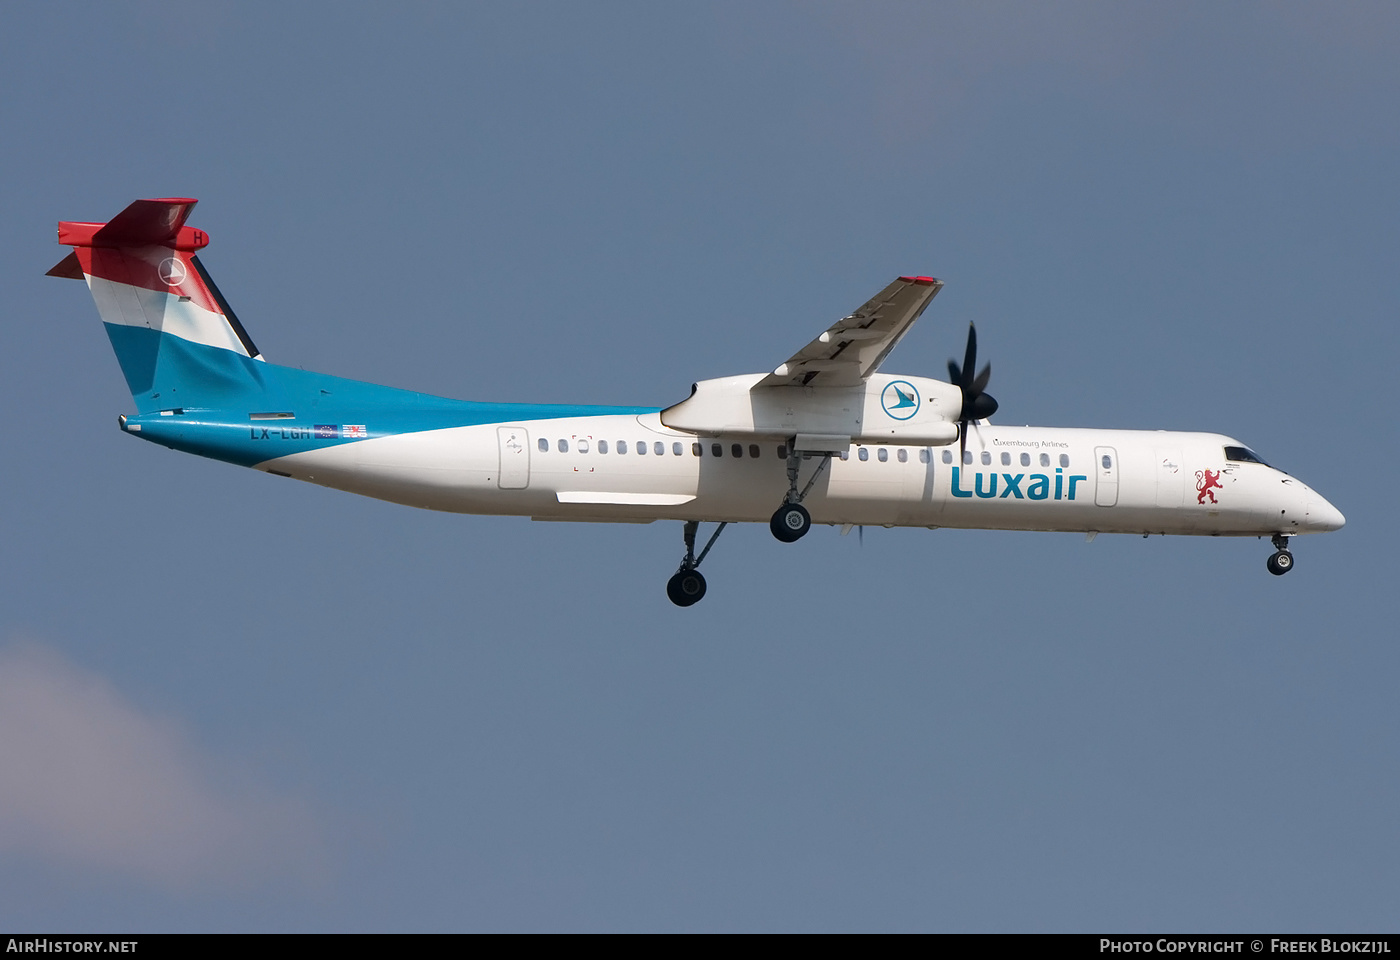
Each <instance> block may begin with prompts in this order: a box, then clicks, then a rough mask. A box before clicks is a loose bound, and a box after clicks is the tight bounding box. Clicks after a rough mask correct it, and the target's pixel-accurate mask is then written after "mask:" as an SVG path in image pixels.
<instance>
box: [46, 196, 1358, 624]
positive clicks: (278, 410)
mask: <svg viewBox="0 0 1400 960" xmlns="http://www.w3.org/2000/svg"><path fill="white" fill-rule="evenodd" d="M195 202H196V201H194V200H192V199H188V198H179V197H175V198H163V199H152V200H137V201H135V202H133V203H132V204H130V205H129V206H128V207H126V209H124V210H123V211H122V212H121V213H119V214H118V215H117V216H116V217H115V218H113V219H112V220H110V221H108V222H106V223H85V222H84V223H80V222H67V221H64V222H60V223H59V225H58V241H59V243H60V244H64V245H67V246H70V247H72V248H73V250H72V252H71V253H69V254H68V255H67V256H66V257H64V258H63V260H61V261H60V262H59V263H58V264H57V265H56V266H54V268H53V269H51V270H50V271H49V275H50V276H57V277H65V278H71V279H75V280H86V282H87V284H88V287H89V289H90V291H91V293H92V296H93V299H94V300H95V301H96V304H97V309H98V312H99V314H100V315H101V318H102V322H103V324H104V326H105V327H106V330H107V335H108V337H109V338H110V340H111V343H112V348H113V350H114V351H115V353H116V355H117V360H118V362H119V364H120V366H121V369H122V373H123V374H124V375H125V377H126V381H127V386H128V387H129V388H130V390H131V395H132V399H133V401H134V402H135V406H136V412H135V413H134V414H131V415H123V416H121V417H119V420H118V422H119V424H120V426H121V429H122V430H124V431H126V432H127V433H128V434H131V435H133V436H135V437H138V438H140V439H142V440H149V441H152V442H154V443H158V444H161V445H163V446H166V447H170V448H171V449H174V450H181V451H185V452H188V453H194V454H198V455H200V456H204V457H210V458H213V459H215V460H222V461H225V462H228V463H233V464H238V465H240V466H245V467H252V468H253V469H255V470H261V471H263V472H265V473H270V474H273V475H275V476H279V477H290V478H293V479H296V480H303V481H306V482H308V483H314V484H319V485H321V486H326V487H333V488H335V489H339V490H347V491H350V492H352V493H357V494H362V495H364V496H369V497H376V498H378V499H381V500H388V501H392V502H395V503H402V504H407V505H410V506H415V507H422V508H424V509H429V510H442V511H449V512H455V513H472V514H496V515H511V516H527V517H531V518H532V519H535V520H555V521H594V522H607V523H651V522H653V521H656V520H678V521H681V523H682V539H683V542H684V546H685V554H684V557H683V558H682V560H681V563H680V566H679V568H678V569H677V570H676V572H675V574H674V575H673V576H672V577H671V578H670V579H669V580H668V581H667V585H666V592H667V596H668V597H669V598H670V599H671V601H672V602H673V603H675V604H676V605H677V606H681V607H688V606H690V605H692V604H694V603H696V602H697V601H699V600H700V599H701V598H702V597H704V595H705V592H706V589H707V586H706V582H705V578H704V577H703V576H702V575H701V573H700V571H699V567H700V564H701V563H702V561H704V559H705V557H706V556H707V555H708V554H709V552H710V549H711V548H712V547H713V546H714V544H715V541H716V540H717V539H718V538H719V535H720V533H722V532H723V531H724V529H725V527H726V526H727V525H728V524H731V523H742V522H763V521H765V520H767V521H768V523H769V527H770V529H771V530H772V533H773V535H774V536H775V537H776V538H777V539H778V540H780V541H783V542H785V543H792V542H795V541H797V540H800V539H801V538H802V537H803V536H804V535H805V534H806V533H807V532H808V530H809V529H810V528H811V526H812V524H813V523H814V522H815V523H822V524H827V525H834V526H839V527H840V528H841V529H842V532H843V533H848V532H849V531H850V530H851V529H852V528H853V527H861V528H862V529H863V528H864V527H865V526H873V525H880V526H885V527H894V526H909V527H927V528H930V529H936V528H938V527H952V528H964V529H988V530H1028V531H1030V530H1039V531H1071V532H1080V533H1085V534H1087V536H1088V537H1089V538H1090V539H1092V538H1093V537H1094V536H1096V535H1097V534H1100V533H1132V534H1140V535H1142V536H1144V537H1146V536H1149V535H1151V534H1163V535H1165V534H1182V535H1196V536H1251V537H1269V538H1270V540H1271V542H1272V544H1273V546H1274V548H1275V552H1274V553H1273V554H1272V555H1271V556H1270V557H1269V558H1268V562H1267V568H1268V570H1269V572H1270V573H1272V574H1275V575H1282V574H1285V573H1287V572H1288V571H1289V570H1291V569H1292V568H1293V554H1292V552H1291V551H1290V549H1289V545H1290V542H1291V540H1292V538H1293V537H1295V536H1298V535H1300V534H1307V533H1320V532H1325V531H1330V530H1337V529H1340V528H1341V527H1342V526H1343V524H1344V523H1345V522H1346V520H1345V518H1344V517H1343V516H1342V514H1341V512H1340V511H1338V510H1337V508H1336V507H1334V506H1333V505H1332V504H1330V503H1328V502H1327V500H1326V499H1324V498H1323V497H1322V496H1321V495H1319V494H1317V493H1315V492H1314V491H1313V490H1312V488H1310V487H1308V486H1307V485H1306V484H1304V483H1303V482H1302V481H1300V480H1297V479H1295V478H1294V477H1291V476H1289V475H1288V474H1286V473H1284V472H1283V471H1281V470H1278V469H1276V468H1274V467H1272V466H1270V465H1269V464H1268V463H1266V462H1265V461H1264V460H1263V459H1261V458H1260V457H1259V456H1258V455H1257V454H1255V453H1254V452H1253V451H1252V450H1250V449H1249V447H1247V446H1245V445H1244V444H1243V443H1241V442H1239V441H1238V440H1235V439H1233V438H1231V437H1227V436H1223V435H1221V434H1216V433H1180V432H1167V431H1142V430H1102V429H1080V428H1063V427H1031V426H1025V427H1012V426H1001V425H995V426H994V425H993V424H992V423H991V420H990V417H991V416H992V414H994V413H995V412H996V411H997V402H996V400H994V399H993V398H992V396H991V395H990V394H988V393H987V392H986V388H987V385H988V382H989V380H990V377H991V366H990V364H988V365H987V366H985V367H983V369H982V370H981V371H980V372H977V373H974V370H976V365H977V333H976V329H975V328H974V327H971V326H970V327H969V330H968V339H967V346H966V351H965V354H964V357H963V361H962V363H961V364H959V363H958V362H957V361H955V360H950V361H949V362H948V373H949V380H948V381H946V382H945V381H940V380H935V379H930V378H927V377H918V376H900V375H894V374H886V373H882V372H880V368H881V365H882V364H883V363H884V361H885V358H886V357H888V356H889V354H890V351H892V350H893V349H894V348H895V346H897V345H898V344H899V342H900V340H901V339H902V338H903V337H904V335H905V334H907V333H908V332H909V329H910V327H911V325H912V324H913V323H914V321H915V320H917V319H918V318H919V316H920V315H921V314H922V313H923V312H924V310H925V308H926V307H927V306H928V305H929V303H930V302H932V300H933V298H934V297H935V296H937V294H938V292H939V291H940V290H941V289H942V288H943V283H942V282H941V281H940V280H937V279H934V278H933V277H929V276H922V275H920V276H901V277H899V278H898V279H896V280H894V281H892V282H891V283H889V284H888V285H887V286H886V287H885V288H884V289H883V290H881V291H880V292H879V293H877V294H876V295H875V296H874V297H872V298H871V299H870V300H869V301H867V302H866V303H864V304H863V305H861V306H860V307H858V308H857V309H856V310H855V311H853V312H852V313H849V314H846V315H845V316H843V317H841V319H839V320H837V321H836V322H835V323H833V324H831V325H830V326H829V327H827V329H826V330H825V331H823V332H822V333H821V334H820V335H818V336H817V338H816V339H814V340H813V341H812V342H810V343H808V344H807V345H806V346H804V347H802V348H801V349H800V350H798V351H797V352H796V353H794V354H793V355H792V356H791V357H790V358H789V359H787V360H786V361H784V362H783V363H780V364H779V365H778V366H777V367H776V368H774V369H773V370H771V371H769V372H765V373H753V374H744V375H740V376H732V377H724V378H720V379H715V380H703V381H700V382H698V383H694V384H692V385H691V388H690V395H689V396H688V397H686V398H685V399H684V400H681V401H680V402H679V403H675V404H672V405H671V406H668V407H647V406H641V407H628V406H572V405H545V404H523V403H482V402H471V401H464V400H451V399H446V398H442V397H435V396H430V395H428V394H423V393H414V392H411V391H408V390H401V389H397V388H393V387H387V386H380V385H377V384H371V383H363V382H359V381H354V380H346V379H342V378H339V377H333V376H329V375H327V374H321V373H313V372H310V371H305V370H301V369H299V368H296V367H285V366H278V365H276V364H272V363H269V362H267V360H266V359H264V357H263V355H262V354H261V352H260V351H259V350H258V349H257V347H256V346H255V345H254V344H253V341H252V339H251V338H250V337H249V335H248V332H247V331H246V330H245V329H244V327H243V324H242V323H241V322H239V319H238V317H237V315H235V314H234V312H233V309H232V308H231V307H230V306H229V304H228V301H227V300H225V299H224V296H223V294H222V293H221V292H220V291H219V288H218V287H217V286H215V284H214V281H213V279H212V278H211V277H210V276H209V272H208V271H207V270H206V269H205V267H204V265H203V264H202V263H201V262H200V259H199V256H198V251H199V250H201V249H203V248H204V247H205V246H207V245H208V243H209V236H208V234H206V233H204V232H203V231H201V230H196V229H194V228H193V227H189V226H186V225H185V221H186V219H187V218H188V217H189V214H190V211H191V209H193V207H194V205H195ZM701 522H711V523H715V524H717V526H716V528H715V529H714V531H713V533H712V534H711V535H710V537H709V539H708V541H707V542H706V543H705V545H704V547H703V548H702V549H701V550H700V551H699V552H698V553H697V552H696V538H697V534H698V531H699V526H700V523H701Z"/></svg>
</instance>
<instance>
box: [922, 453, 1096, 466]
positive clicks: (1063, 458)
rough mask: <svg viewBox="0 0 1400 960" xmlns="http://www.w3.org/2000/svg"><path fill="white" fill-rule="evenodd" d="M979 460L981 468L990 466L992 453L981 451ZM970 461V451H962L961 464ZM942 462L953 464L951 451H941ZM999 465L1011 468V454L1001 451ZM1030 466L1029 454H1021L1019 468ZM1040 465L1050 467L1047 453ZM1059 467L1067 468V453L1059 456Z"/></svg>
mask: <svg viewBox="0 0 1400 960" xmlns="http://www.w3.org/2000/svg"><path fill="white" fill-rule="evenodd" d="M981 460H982V465H983V466H991V463H992V452H991V451H990V450H983V451H982V456H981ZM972 461H973V457H972V451H971V450H964V451H963V455H962V462H963V463H964V464H971V463H972ZM943 462H944V463H952V462H953V451H951V450H944V451H943ZM1001 465H1002V466H1003V467H1009V466H1011V454H1010V453H1008V452H1007V451H1005V450H1003V451H1002V453H1001ZM1030 465H1031V455H1030V454H1029V453H1023V454H1021V466H1023V467H1029V466H1030ZM1040 465H1041V466H1042V467H1048V466H1050V454H1048V453H1042V454H1041V455H1040ZM1060 466H1062V467H1068V466H1069V454H1067V453H1062V454H1060Z"/></svg>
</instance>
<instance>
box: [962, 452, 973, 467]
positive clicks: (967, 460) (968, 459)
mask: <svg viewBox="0 0 1400 960" xmlns="http://www.w3.org/2000/svg"><path fill="white" fill-rule="evenodd" d="M971 463H972V451H971V450H964V451H963V466H965V467H966V466H969V465H970V464H971Z"/></svg>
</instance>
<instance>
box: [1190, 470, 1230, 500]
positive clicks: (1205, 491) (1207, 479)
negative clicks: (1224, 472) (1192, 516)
mask: <svg viewBox="0 0 1400 960" xmlns="http://www.w3.org/2000/svg"><path fill="white" fill-rule="evenodd" d="M1196 489H1197V490H1199V491H1200V493H1198V494H1196V502H1197V503H1205V502H1206V497H1210V502H1211V503H1218V502H1219V501H1218V500H1216V499H1215V494H1214V493H1212V492H1211V491H1212V490H1224V489H1225V488H1224V487H1222V486H1221V485H1220V471H1219V470H1197V471H1196Z"/></svg>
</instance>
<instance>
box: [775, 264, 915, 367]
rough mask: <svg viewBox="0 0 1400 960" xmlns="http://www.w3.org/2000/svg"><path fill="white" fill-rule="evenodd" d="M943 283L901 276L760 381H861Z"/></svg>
mask: <svg viewBox="0 0 1400 960" xmlns="http://www.w3.org/2000/svg"><path fill="white" fill-rule="evenodd" d="M942 289H943V281H942V280H935V279H934V278H933V277H900V278H899V279H898V280H896V281H894V282H893V283H891V284H890V285H889V286H887V287H886V288H885V289H883V290H881V291H880V292H879V293H877V294H876V295H875V296H874V297H872V298H871V299H870V300H868V301H866V303H865V304H864V305H863V306H861V307H860V308H859V309H858V310H856V311H855V312H854V313H852V314H850V315H848V316H845V317H842V318H841V319H840V320H838V321H836V322H835V323H834V324H832V325H831V326H830V327H828V328H827V330H826V332H825V333H823V334H822V335H821V336H819V337H817V339H815V340H813V341H812V342H811V343H809V344H807V346H805V347H803V348H802V349H801V350H799V351H797V353H795V354H793V355H792V357H791V358H790V359H789V360H788V361H787V362H786V363H784V364H782V365H780V366H779V367H778V368H777V369H776V370H774V371H773V372H772V373H770V374H769V375H768V376H766V377H764V378H763V379H762V380H760V381H759V382H758V383H757V384H756V386H760V387H783V386H795V387H805V386H818V387H850V386H855V385H856V384H858V383H860V382H861V381H863V380H865V379H866V378H867V377H869V376H870V375H871V374H872V373H874V372H875V371H876V370H878V369H879V367H880V364H881V363H883V362H884V359H885V357H887V356H888V355H889V352H890V351H891V350H893V349H894V348H895V346H896V345H897V344H898V343H899V341H900V340H901V339H902V338H903V337H904V335H905V334H906V333H907V332H908V331H909V327H910V326H911V325H912V324H913V323H914V321H915V320H917V319H919V314H921V313H923V312H924V308H925V307H927V306H928V305H929V302H930V301H931V300H933V298H934V297H935V296H937V295H938V291H939V290H942Z"/></svg>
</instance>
